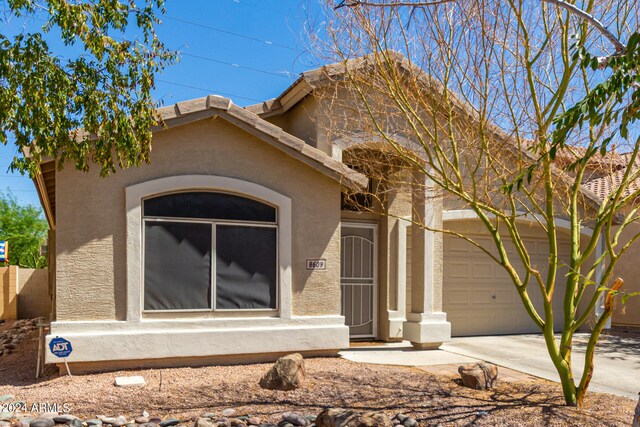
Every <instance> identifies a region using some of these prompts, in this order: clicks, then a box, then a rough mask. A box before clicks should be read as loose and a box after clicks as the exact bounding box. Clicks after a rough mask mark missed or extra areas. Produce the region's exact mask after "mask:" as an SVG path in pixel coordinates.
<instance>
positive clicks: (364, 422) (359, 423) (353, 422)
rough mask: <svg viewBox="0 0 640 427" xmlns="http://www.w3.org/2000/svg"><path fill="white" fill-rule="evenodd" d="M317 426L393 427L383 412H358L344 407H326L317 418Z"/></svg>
mask: <svg viewBox="0 0 640 427" xmlns="http://www.w3.org/2000/svg"><path fill="white" fill-rule="evenodd" d="M316 426H317V427H393V423H392V422H391V420H390V419H389V418H387V417H386V416H385V415H383V414H377V413H375V412H365V413H357V412H354V411H347V410H344V409H325V410H324V411H322V412H321V413H320V414H319V415H318V418H317V419H316Z"/></svg>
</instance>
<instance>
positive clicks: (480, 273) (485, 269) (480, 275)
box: [473, 262, 495, 279]
mask: <svg viewBox="0 0 640 427" xmlns="http://www.w3.org/2000/svg"><path fill="white" fill-rule="evenodd" d="M494 274H495V273H494V272H493V266H492V265H490V264H480V263H477V262H475V263H473V277H474V278H476V279H491V278H493V276H494Z"/></svg>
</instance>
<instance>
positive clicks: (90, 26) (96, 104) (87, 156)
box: [0, 0, 176, 175]
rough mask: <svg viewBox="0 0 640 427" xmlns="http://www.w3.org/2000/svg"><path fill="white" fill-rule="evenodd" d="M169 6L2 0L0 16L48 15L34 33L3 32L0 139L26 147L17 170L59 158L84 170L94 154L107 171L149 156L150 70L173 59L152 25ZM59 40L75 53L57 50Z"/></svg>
mask: <svg viewBox="0 0 640 427" xmlns="http://www.w3.org/2000/svg"><path fill="white" fill-rule="evenodd" d="M163 4H164V0H141V1H138V2H135V1H125V2H121V1H118V0H88V1H67V0H43V1H38V2H36V1H34V0H0V10H2V12H4V14H0V22H3V21H4V23H8V22H10V21H11V20H20V19H23V20H24V19H27V18H33V19H31V20H30V22H33V20H34V19H35V20H38V19H41V20H42V21H43V22H44V24H43V25H42V27H41V28H39V31H36V32H29V31H28V30H25V31H22V32H20V33H18V34H7V30H6V29H5V30H2V31H1V33H0V143H3V144H6V143H8V142H13V143H15V144H16V145H17V147H18V148H19V149H20V153H23V152H24V151H28V153H29V155H28V156H23V155H18V156H16V157H15V158H14V160H13V163H12V167H13V168H14V169H17V170H20V171H22V172H26V171H29V172H30V173H32V174H33V173H35V172H37V165H38V164H39V163H40V162H41V160H42V159H43V158H47V157H54V158H57V159H58V165H59V166H60V167H61V166H62V164H63V163H64V162H65V161H69V162H72V163H74V164H75V166H76V168H78V169H80V170H88V168H89V164H90V163H91V162H95V163H96V164H98V165H100V167H101V174H102V175H107V174H109V173H112V172H115V170H116V168H117V167H129V166H136V165H139V164H141V163H142V162H148V161H149V152H150V142H151V132H152V127H153V126H154V125H156V124H157V119H158V118H157V117H156V115H155V107H156V105H154V102H153V99H152V97H151V90H152V89H153V87H154V75H155V74H156V73H158V72H160V71H161V70H162V69H163V68H164V67H165V66H167V65H169V64H171V63H172V62H173V61H174V60H175V59H176V54H175V53H174V52H172V51H170V50H167V49H166V48H165V46H164V45H163V44H162V43H161V42H160V40H159V39H158V37H157V35H156V33H155V31H154V27H155V26H156V25H157V24H158V23H159V19H158V17H157V16H156V14H157V13H163V12H164V9H163ZM4 23H3V25H4ZM29 26H30V25H27V29H28V28H29ZM5 28H8V26H7V27H5ZM58 39H61V41H62V42H63V43H64V45H65V48H64V49H63V50H64V52H66V51H69V53H70V55H69V56H70V57H68V58H66V57H63V56H61V52H60V49H57V50H54V49H52V48H51V46H50V45H54V44H53V43H52V40H56V41H57V40H58ZM78 52H79V53H78Z"/></svg>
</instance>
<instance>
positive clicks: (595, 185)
mask: <svg viewBox="0 0 640 427" xmlns="http://www.w3.org/2000/svg"><path fill="white" fill-rule="evenodd" d="M631 155H632V154H631V153H624V154H615V158H613V159H611V160H610V161H607V162H605V164H604V167H608V168H609V171H608V173H606V174H604V175H602V176H599V177H597V178H595V179H591V180H588V181H587V182H585V183H584V184H583V186H584V187H585V188H587V189H589V190H590V191H592V192H593V193H595V194H596V195H597V196H598V198H599V199H600V200H601V201H605V200H607V199H608V198H609V197H611V196H612V194H613V193H614V192H615V191H616V190H617V189H618V188H619V187H620V184H621V183H622V180H623V179H624V175H625V173H626V172H627V167H628V165H629V164H630V163H631ZM631 167H632V168H633V169H632V171H631V173H632V174H637V173H638V170H639V169H640V159H639V158H638V157H636V159H635V161H634V162H633V164H632V165H631ZM638 190H640V179H632V181H631V182H630V183H629V186H628V187H627V188H626V189H625V191H624V193H623V194H622V196H623V197H624V196H628V195H629V194H631V193H634V192H637V191H638Z"/></svg>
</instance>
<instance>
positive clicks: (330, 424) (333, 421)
mask: <svg viewBox="0 0 640 427" xmlns="http://www.w3.org/2000/svg"><path fill="white" fill-rule="evenodd" d="M351 415H353V411H347V410H344V409H336V408H329V409H325V410H324V411H322V412H320V414H319V415H318V418H316V425H317V426H318V427H339V426H342V425H343V424H344V422H345V420H346V419H347V418H349V417H350V416H351Z"/></svg>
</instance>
